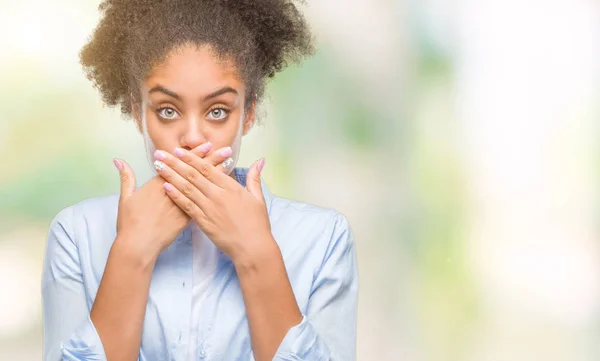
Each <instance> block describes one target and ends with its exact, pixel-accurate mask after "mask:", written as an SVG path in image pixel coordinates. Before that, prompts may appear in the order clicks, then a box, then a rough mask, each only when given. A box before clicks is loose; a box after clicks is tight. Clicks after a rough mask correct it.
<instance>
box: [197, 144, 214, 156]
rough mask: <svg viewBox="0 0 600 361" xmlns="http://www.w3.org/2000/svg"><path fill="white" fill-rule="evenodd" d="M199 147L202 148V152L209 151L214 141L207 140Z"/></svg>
mask: <svg viewBox="0 0 600 361" xmlns="http://www.w3.org/2000/svg"><path fill="white" fill-rule="evenodd" d="M198 148H199V149H200V151H201V152H204V153H207V152H208V151H209V150H210V148H212V143H211V142H206V143H204V144H202V145H201V146H200V147H198Z"/></svg>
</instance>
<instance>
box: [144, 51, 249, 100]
mask: <svg viewBox="0 0 600 361" xmlns="http://www.w3.org/2000/svg"><path fill="white" fill-rule="evenodd" d="M144 83H145V85H146V86H147V87H148V88H152V87H153V86H155V85H159V84H160V85H162V86H165V87H167V88H169V89H170V90H172V91H174V92H176V93H178V94H181V95H183V96H191V97H193V96H196V95H198V96H202V95H204V94H206V93H210V92H212V91H214V90H215V88H221V87H224V86H231V87H233V88H236V89H239V90H240V91H242V90H243V85H244V84H243V82H242V79H241V77H240V75H239V72H238V70H237V68H236V67H235V66H234V65H233V62H231V61H226V60H224V59H219V58H218V57H217V56H216V55H215V53H214V52H213V51H212V50H211V49H210V48H208V47H196V46H183V47H180V48H177V49H174V50H172V51H171V52H170V53H169V54H168V55H167V57H166V59H165V61H164V62H163V63H161V64H159V65H157V66H155V67H154V68H153V69H152V71H151V73H150V75H149V76H148V77H147V78H146V80H145V82H144Z"/></svg>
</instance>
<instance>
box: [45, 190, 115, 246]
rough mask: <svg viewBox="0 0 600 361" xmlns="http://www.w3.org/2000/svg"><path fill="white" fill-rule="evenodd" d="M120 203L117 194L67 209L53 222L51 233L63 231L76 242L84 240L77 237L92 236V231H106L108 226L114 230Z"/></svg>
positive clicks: (83, 202)
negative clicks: (82, 235)
mask: <svg viewBox="0 0 600 361" xmlns="http://www.w3.org/2000/svg"><path fill="white" fill-rule="evenodd" d="M118 203H119V194H118V193H116V194H110V195H107V196H101V197H94V198H89V199H86V200H83V201H81V202H78V203H75V204H73V205H70V206H68V207H65V208H64V209H62V210H61V211H60V212H58V214H57V215H56V216H55V217H54V219H53V220H52V223H51V224H50V232H55V231H57V230H60V231H63V232H64V233H66V234H67V235H68V236H69V238H71V239H73V241H74V242H75V240H80V239H82V237H77V235H81V234H86V233H87V234H90V231H94V230H97V229H100V230H104V229H106V226H112V228H114V226H115V222H116V219H117V209H118ZM92 233H93V232H92Z"/></svg>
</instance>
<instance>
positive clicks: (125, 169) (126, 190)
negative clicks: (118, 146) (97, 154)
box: [113, 158, 135, 202]
mask: <svg viewBox="0 0 600 361" xmlns="http://www.w3.org/2000/svg"><path fill="white" fill-rule="evenodd" d="M113 163H114V164H115V167H117V169H118V170H119V176H120V178H121V196H120V198H119V202H121V201H123V200H125V199H127V198H129V197H131V195H132V194H133V192H135V174H134V173H133V170H132V169H131V167H130V166H129V164H127V162H126V161H124V160H122V159H116V158H115V159H113Z"/></svg>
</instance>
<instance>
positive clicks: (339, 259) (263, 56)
mask: <svg viewBox="0 0 600 361" xmlns="http://www.w3.org/2000/svg"><path fill="white" fill-rule="evenodd" d="M100 9H101V10H102V11H103V15H104V16H103V18H102V20H101V22H100V24H99V25H98V27H97V28H96V30H95V32H94V34H93V37H92V38H91V40H90V42H89V43H88V44H86V46H85V47H84V48H83V49H82V52H81V54H80V55H81V61H82V64H83V66H84V69H85V70H86V72H87V75H88V78H89V79H90V80H92V81H93V83H94V85H95V86H96V87H97V88H98V89H99V91H100V92H101V94H102V96H103V99H104V101H105V102H106V103H107V104H108V105H119V106H120V107H121V110H122V112H123V114H124V115H125V116H127V117H131V118H132V119H133V120H134V121H135V123H136V125H137V128H138V130H139V131H140V133H141V134H142V135H143V136H144V139H145V142H146V148H147V149H146V150H147V152H148V153H149V155H150V156H151V157H152V158H153V161H154V167H155V169H156V172H157V174H156V176H155V177H154V178H152V179H151V180H150V181H148V182H147V183H146V184H144V185H143V186H142V187H140V188H139V189H136V186H135V184H136V183H135V175H134V174H133V171H132V170H131V168H130V167H129V165H128V164H127V163H126V162H125V161H124V160H120V159H115V160H114V163H115V166H116V167H117V169H118V171H119V173H120V176H121V191H120V194H117V195H113V196H108V197H102V198H94V199H90V200H87V201H84V202H81V203H78V204H76V205H73V206H71V207H68V208H66V209H64V210H63V211H61V212H60V213H59V214H58V215H57V216H56V218H55V219H54V221H53V222H52V224H51V227H50V231H49V234H48V240H47V248H46V254H45V261H44V270H43V280H42V294H43V311H44V360H46V361H54V360H105V359H107V360H109V361H118V360H130V361H133V360H137V359H139V360H149V361H150V360H151V361H154V360H161V361H165V360H260V361H262V360H271V359H276V360H311V361H312V360H343V361H346V360H353V359H354V358H355V337H356V307H357V270H356V261H355V258H356V256H355V248H354V244H353V235H352V231H351V229H350V227H349V225H348V222H347V220H346V218H345V217H344V216H343V215H341V214H340V213H339V212H336V211H335V210H332V209H326V208H321V207H317V206H314V205H309V204H306V203H300V202H297V201H292V200H287V199H284V198H280V197H277V196H275V195H273V194H271V193H270V192H269V190H268V188H267V187H266V185H265V184H264V183H263V182H262V180H261V178H260V172H261V170H262V168H263V166H264V159H261V160H259V161H257V162H255V163H254V164H253V165H252V166H251V167H250V168H236V167H235V166H234V165H235V162H236V161H237V159H238V155H239V152H240V146H241V139H242V136H243V135H245V134H247V133H248V132H249V131H250V129H251V128H252V126H253V125H254V123H255V111H256V106H257V103H259V102H260V99H261V97H262V95H263V91H264V86H265V82H266V80H267V79H268V78H271V77H273V75H274V74H275V73H276V72H278V71H280V70H282V69H283V68H284V66H285V65H286V63H287V62H290V61H297V60H299V59H301V58H302V57H304V56H306V55H309V54H310V53H311V51H312V40H311V36H310V33H309V31H308V27H307V24H306V22H305V19H304V18H303V16H302V15H301V14H300V13H299V11H298V10H297V8H296V7H295V5H294V4H293V3H292V2H291V1H290V0H244V1H242V0H212V1H211V0H170V1H161V0H105V1H104V2H103V3H102V4H101V5H100Z"/></svg>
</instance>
